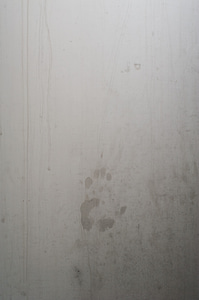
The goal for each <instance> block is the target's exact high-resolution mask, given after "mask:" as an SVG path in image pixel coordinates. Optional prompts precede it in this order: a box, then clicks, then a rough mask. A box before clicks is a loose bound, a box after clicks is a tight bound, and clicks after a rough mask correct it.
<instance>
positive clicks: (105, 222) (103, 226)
mask: <svg viewBox="0 0 199 300" xmlns="http://www.w3.org/2000/svg"><path fill="white" fill-rule="evenodd" d="M114 223H115V220H113V219H111V218H103V219H100V220H99V221H98V225H99V230H100V231H101V232H104V231H106V230H107V229H110V228H112V227H113V225H114Z"/></svg>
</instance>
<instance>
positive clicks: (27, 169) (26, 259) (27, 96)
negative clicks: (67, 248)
mask: <svg viewBox="0 0 199 300" xmlns="http://www.w3.org/2000/svg"><path fill="white" fill-rule="evenodd" d="M26 8H27V10H26V17H27V19H26V22H27V32H26V114H27V131H26V132H27V135H26V142H27V144H26V257H25V264H26V270H25V278H26V285H27V286H26V288H27V290H28V231H29V227H28V202H29V0H27V7H26ZM27 299H28V291H27Z"/></svg>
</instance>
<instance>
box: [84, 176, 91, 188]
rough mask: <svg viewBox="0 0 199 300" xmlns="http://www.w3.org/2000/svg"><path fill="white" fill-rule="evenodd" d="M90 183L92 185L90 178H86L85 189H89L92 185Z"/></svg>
mask: <svg viewBox="0 0 199 300" xmlns="http://www.w3.org/2000/svg"><path fill="white" fill-rule="evenodd" d="M92 183H93V180H92V178H90V177H87V178H86V179H85V187H86V188H87V189H89V188H90V186H91V185H92Z"/></svg>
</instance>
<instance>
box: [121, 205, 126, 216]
mask: <svg viewBox="0 0 199 300" xmlns="http://www.w3.org/2000/svg"><path fill="white" fill-rule="evenodd" d="M126 208H127V207H126V206H122V207H121V208H120V216H121V215H123V214H124V213H125V211H126Z"/></svg>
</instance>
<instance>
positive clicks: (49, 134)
mask: <svg viewBox="0 0 199 300" xmlns="http://www.w3.org/2000/svg"><path fill="white" fill-rule="evenodd" d="M46 2H47V0H45V4H44V12H45V25H46V30H47V37H48V44H49V65H48V77H47V95H46V109H47V126H48V170H49V171H50V169H51V166H50V164H51V126H50V105H49V95H50V81H51V69H52V43H51V37H50V30H49V26H48V20H47V11H46Z"/></svg>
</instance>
